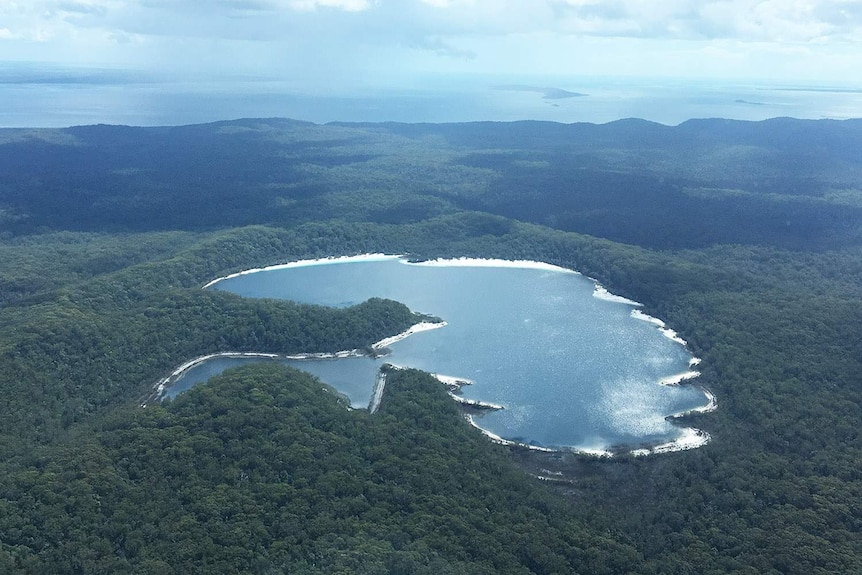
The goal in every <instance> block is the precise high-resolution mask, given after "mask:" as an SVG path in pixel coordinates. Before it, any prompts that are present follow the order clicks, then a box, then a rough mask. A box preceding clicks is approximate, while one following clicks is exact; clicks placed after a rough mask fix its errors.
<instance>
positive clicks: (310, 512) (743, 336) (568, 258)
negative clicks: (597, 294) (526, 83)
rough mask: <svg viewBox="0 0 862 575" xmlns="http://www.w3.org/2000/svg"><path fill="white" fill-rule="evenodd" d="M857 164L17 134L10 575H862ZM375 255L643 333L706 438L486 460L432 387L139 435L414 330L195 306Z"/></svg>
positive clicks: (726, 140)
mask: <svg viewBox="0 0 862 575" xmlns="http://www.w3.org/2000/svg"><path fill="white" fill-rule="evenodd" d="M860 149H862V122H860V121H842V122H833V121H799V120H791V119H776V120H770V121H767V122H759V123H745V122H732V121H725V120H696V121H690V122H686V123H684V124H682V125H680V126H676V127H669V126H661V125H658V124H651V123H648V122H643V121H638V120H625V121H620V122H614V123H611V124H606V125H600V126H596V125H587V124H576V125H561V124H547V123H538V122H517V123H511V124H501V123H476V124H449V125H430V124H429V125H406V124H368V125H365V124H363V125H359V124H333V125H325V126H320V125H315V124H309V123H304V122H296V121H291V120H280V119H267V120H239V121H230V122H220V123H216V124H208V125H200V126H181V127H161V128H131V127H122V126H87V127H77V128H69V129H65V130H0V325H2V326H3V329H2V330H0V389H2V390H3V396H4V400H3V402H2V403H0V573H70V574H71V573H76V574H77V573H130V572H136V573H195V572H197V573H281V572H284V573H381V574H382V573H428V574H429V575H430V574H435V575H437V574H440V573H476V574H490V573H518V574H522V573H523V574H526V573H537V574H541V573H590V574H593V573H602V574H604V573H647V574H655V575H659V574H666V573H675V574H698V575H700V574H719V573H742V574H754V573H767V574H772V575H777V574H799V575H812V574H816V575H824V574H827V573H829V574H831V573H862V538H860V537H859V533H860V532H862V470H860V466H859V462H860V461H862V433H860V429H862V415H860V414H862V249H860V247H862V246H860V242H862V155H860V154H859V153H858V151H859V150H860ZM367 252H386V253H400V254H410V255H413V256H415V257H440V256H476V257H498V258H507V259H534V260H541V261H547V262H551V263H555V264H559V265H563V266H567V267H570V268H573V269H577V270H580V271H582V272H584V273H585V274H588V275H590V276H592V277H596V278H598V279H599V280H600V281H601V282H602V283H603V284H604V285H605V286H607V287H608V288H609V289H610V290H611V291H613V292H614V293H619V294H621V295H624V296H627V297H630V298H633V299H636V300H638V301H641V302H643V303H644V304H645V307H644V311H646V312H647V313H649V314H651V315H653V316H655V317H660V318H662V319H663V320H665V321H667V322H668V323H669V325H670V326H671V327H673V328H674V329H675V330H676V331H678V332H679V334H680V335H681V336H682V337H683V338H684V339H686V340H687V341H688V342H689V347H690V348H691V351H692V352H693V353H694V354H695V355H696V356H697V357H700V358H702V360H703V361H702V363H701V364H700V366H699V368H698V369H700V370H701V371H702V372H703V374H702V376H701V377H700V378H699V380H698V381H699V383H701V384H702V385H704V386H706V387H707V388H709V389H710V390H711V391H712V392H714V393H715V395H716V397H717V399H718V410H717V411H715V412H713V413H709V414H699V415H694V416H690V417H689V418H688V420H687V421H685V422H684V423H685V424H690V425H692V426H695V427H697V428H699V429H704V430H706V431H708V432H709V433H710V435H711V437H712V441H711V442H710V443H709V444H708V445H706V446H704V447H702V448H699V449H695V450H691V451H686V452H679V453H672V454H664V455H659V456H650V457H644V458H632V457H627V456H622V457H615V458H613V459H610V460H607V459H595V458H590V457H587V456H583V455H578V454H572V453H562V454H552V455H541V454H536V453H534V452H525V451H522V450H519V449H517V448H508V447H502V446H499V445H493V444H491V443H489V442H488V441H487V440H486V439H485V438H484V437H483V436H481V435H480V434H479V432H478V431H477V430H475V429H473V428H471V427H470V426H469V425H468V423H467V422H466V421H464V420H463V419H462V418H460V417H458V413H457V410H456V408H455V406H454V405H453V403H452V402H450V401H449V400H448V399H447V398H446V396H445V394H444V393H443V391H442V390H441V389H440V388H439V387H438V386H436V384H434V382H433V380H431V379H430V378H428V377H427V376H426V375H424V374H421V373H419V372H414V371H405V372H399V373H398V374H396V375H395V376H393V378H392V388H391V391H392V393H391V394H387V395H386V396H385V398H384V402H383V405H382V407H381V410H380V412H379V413H377V414H374V415H373V416H372V415H369V414H367V413H366V412H364V411H361V410H352V411H351V410H347V409H346V408H345V406H344V405H343V403H341V402H340V401H339V398H338V397H337V396H336V394H334V393H332V392H331V390H329V389H328V388H326V387H325V386H324V384H323V383H321V382H319V381H317V380H314V379H313V378H310V377H307V376H305V375H302V374H299V373H297V372H294V371H290V370H285V369H281V368H277V366H271V365H269V366H253V367H247V368H241V369H239V370H237V371H233V372H231V373H226V374H224V376H223V377H219V378H215V379H214V380H212V381H210V382H209V383H208V384H207V385H204V386H198V387H197V388H195V389H193V390H191V391H189V392H187V393H186V394H184V395H183V396H181V397H180V398H179V399H178V400H176V401H174V402H172V403H168V404H165V405H159V406H150V407H148V408H146V409H143V408H141V407H140V401H141V398H142V397H144V396H146V395H148V394H149V393H150V392H151V391H152V387H153V385H154V384H155V383H156V382H157V381H158V380H159V379H160V378H161V377H164V376H165V375H167V374H168V373H170V372H171V371H172V370H173V369H175V368H176V366H177V365H179V364H180V363H181V362H183V361H185V360H187V359H190V358H191V357H196V356H199V355H203V354H208V353H214V352H219V351H229V350H245V351H271V352H282V353H283V352H298V351H337V350H340V349H345V348H355V347H358V348H361V347H364V346H367V345H369V344H371V343H372V342H374V341H378V340H379V339H381V338H383V337H385V336H388V335H393V334H395V333H398V332H400V331H402V330H403V329H405V328H406V327H407V326H409V325H411V324H412V323H415V322H416V321H418V319H419V318H418V317H417V316H416V315H414V314H413V313H412V312H411V311H410V310H408V309H407V308H406V307H405V306H403V305H401V304H399V303H398V302H393V301H388V300H381V299H371V300H369V301H367V302H365V303H363V304H360V305H357V306H354V307H351V308H346V309H337V310H336V309H329V308H324V307H319V306H307V305H299V304H295V303H292V302H279V301H273V300H266V299H260V300H247V299H243V298H240V297H238V296H235V295H231V294H227V293H223V292H212V291H207V290H202V289H201V286H203V285H204V284H205V283H207V282H208V281H209V280H211V279H213V278H215V277H219V276H222V275H225V274H227V273H231V272H235V271H239V270H242V269H247V268H250V267H259V266H265V265H269V264H274V263H281V262H285V261H290V260H296V259H303V258H311V257H321V256H333V255H346V254H357V253H367ZM423 311H429V312H430V311H433V310H423ZM444 319H445V318H444ZM576 360H577V358H573V361H576ZM535 476H541V477H544V478H545V480H539V479H537V478H536V477H535ZM548 479H551V480H552V481H548Z"/></svg>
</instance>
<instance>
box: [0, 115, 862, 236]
mask: <svg viewBox="0 0 862 575" xmlns="http://www.w3.org/2000/svg"><path fill="white" fill-rule="evenodd" d="M0 142H2V143H0V218H2V220H0V221H2V224H3V227H4V228H5V229H7V230H9V231H11V232H12V233H15V234H21V233H32V232H34V231H37V230H44V229H46V228H47V229H53V230H87V231H104V230H111V231H148V230H178V229H180V230H212V229H216V228H222V227H231V226H237V225H246V224H252V223H267V224H274V225H290V224H296V223H299V222H302V221H307V220H309V219H319V218H320V217H321V216H323V217H339V218H345V219H349V220H359V221H372V222H381V223H404V222H407V221H418V220H421V219H425V218H428V217H432V216H435V215H441V214H446V213H453V212H455V211H458V210H463V209H468V210H480V211H488V212H492V213H496V214H500V215H503V216H507V217H511V218H515V219H519V220H526V221H531V222H535V223H540V224H543V225H548V226H551V227H554V228H557V229H562V230H567V231H576V232H581V233H587V234H591V235H595V236H599V237H604V238H608V239H612V240H615V241H621V242H625V243H634V244H638V245H642V246H648V247H655V248H684V247H704V246H708V245H713V244H717V243H744V244H758V245H773V246H779V247H787V248H792V249H803V248H807V249H810V248H812V247H816V248H840V247H842V246H847V245H855V244H856V243H857V242H858V241H859V240H860V237H859V234H858V230H857V227H856V222H858V221H859V220H860V218H862V195H860V191H859V186H858V182H859V175H860V173H862V155H860V154H859V153H858V151H859V150H860V149H862V121H856V120H848V121H840V122H839V121H827V120H824V121H810V120H792V119H786V118H781V119H774V120H769V121H765V122H757V123H750V122H739V121H729V120H692V121H689V122H685V123H683V124H681V125H679V126H675V127H669V126H663V125H660V124H654V123H650V122H646V121H642V120H622V121H618V122H612V123H610V124H604V125H594V124H572V125H564V124H553V123H542V122H516V123H470V124H416V125H413V124H333V125H327V126H318V125H314V124H308V123H303V122H296V121H291V120H241V121H234V122H221V123H216V124H208V125H198V126H183V127H172V128H129V127H119V126H86V127H77V128H69V129H66V130H3V131H0Z"/></svg>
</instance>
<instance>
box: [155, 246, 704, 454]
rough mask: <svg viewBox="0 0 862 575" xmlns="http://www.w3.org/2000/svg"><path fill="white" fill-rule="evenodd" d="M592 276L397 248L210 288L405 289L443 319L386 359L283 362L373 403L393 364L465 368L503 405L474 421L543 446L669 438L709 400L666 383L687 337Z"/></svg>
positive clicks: (312, 297)
mask: <svg viewBox="0 0 862 575" xmlns="http://www.w3.org/2000/svg"><path fill="white" fill-rule="evenodd" d="M594 288H595V284H594V282H593V281H592V280H590V279H589V278H586V277H584V276H582V275H580V274H577V273H574V272H568V271H562V270H549V269H533V268H518V267H490V266H487V265H485V266H476V267H474V266H469V265H467V266H465V265H439V264H437V265H426V264H409V263H407V262H405V261H404V260H401V259H396V258H392V257H389V258H385V259H378V260H372V261H352V262H351V261H348V262H339V263H326V264H319V265H307V266H298V267H288V268H282V269H273V270H267V271H261V272H256V273H251V274H245V275H240V276H236V277H232V278H228V279H224V280H222V281H219V282H217V283H216V284H214V285H213V287H212V288H210V289H219V290H226V291H230V292H234V293H237V294H240V295H243V296H246V297H276V298H284V299H291V300H295V301H300V302H307V303H315V304H323V305H329V306H349V305H353V304H356V303H360V302H362V301H364V300H366V299H368V298H370V297H385V298H391V299H394V300H398V301H401V302H403V303H405V304H406V305H407V306H409V307H410V309H412V310H413V311H418V312H423V313H428V314H433V315H436V316H439V317H441V318H443V319H444V320H445V321H446V322H447V323H448V325H447V326H446V327H443V328H439V329H434V330H430V331H424V332H420V333H416V334H414V335H412V336H410V337H408V338H406V339H403V340H401V341H398V342H396V343H394V344H392V345H391V346H390V349H391V351H392V353H391V355H389V356H387V357H385V358H381V359H370V358H350V359H337V360H313V361H310V360H304V361H293V362H288V363H291V364H293V365H295V366H297V367H300V368H301V369H304V370H307V371H310V372H311V373H313V374H315V375H317V376H318V377H320V378H321V379H322V380H323V381H325V382H327V383H329V384H330V385H332V386H333V387H335V388H336V389H338V390H339V391H340V392H341V393H343V394H345V395H347V396H348V397H349V398H350V400H351V403H352V404H353V405H355V406H357V407H365V406H367V405H368V401H369V398H370V395H371V389H372V387H373V383H374V379H375V374H376V372H377V370H378V368H379V366H380V365H382V364H383V363H384V362H388V363H392V364H395V365H399V366H409V367H416V368H419V369H423V370H426V371H429V372H432V373H437V374H441V375H448V376H454V377H459V378H466V379H469V380H471V381H473V382H474V383H473V384H472V385H468V386H465V387H463V388H462V394H463V396H464V397H465V398H468V399H474V400H479V401H484V402H490V403H495V404H500V405H503V406H504V407H505V409H503V410H500V411H494V412H488V413H487V414H486V415H483V416H482V417H481V419H479V420H477V423H478V425H480V426H481V427H482V428H483V429H486V430H487V431H490V432H491V433H493V434H495V435H498V436H500V437H502V438H505V439H508V440H514V441H519V442H523V443H528V444H534V445H539V446H544V447H574V448H577V449H585V450H593V449H599V450H601V449H605V448H607V447H609V446H618V445H626V446H630V447H633V448H634V447H638V446H640V445H642V444H653V445H655V444H660V443H665V442H669V441H674V440H676V439H678V438H679V437H680V436H681V434H682V431H681V430H680V428H679V427H677V426H675V425H673V424H671V423H670V422H669V421H667V420H666V416H668V415H671V414H675V413H679V412H682V411H687V410H691V409H695V408H698V407H703V406H704V405H705V404H707V402H708V401H707V397H706V396H705V394H704V393H703V392H702V391H701V390H700V389H698V388H696V387H686V386H681V387H679V386H666V385H661V384H660V383H659V381H660V380H661V379H663V378H666V377H669V376H673V375H675V374H680V373H683V372H686V371H688V370H689V362H690V360H691V359H692V357H691V355H690V354H689V352H688V351H687V350H686V348H685V347H684V346H683V345H681V344H680V343H678V342H676V341H673V340H671V339H669V338H668V337H665V336H664V335H662V333H661V331H660V330H659V329H658V327H657V326H656V325H655V324H654V323H651V322H649V321H644V320H643V319H637V318H636V317H633V315H632V311H633V310H634V309H636V308H635V306H634V305H633V304H632V303H621V302H619V301H609V300H608V299H604V298H601V297H596V292H595V289H594ZM248 361H253V360H249V359H231V358H219V359H214V360H210V361H208V362H205V363H203V364H201V365H199V366H197V367H195V368H193V369H191V370H189V371H188V372H186V374H185V375H184V377H183V378H181V379H180V380H179V381H178V382H177V383H176V385H175V386H174V387H173V388H171V389H170V394H173V393H176V392H177V391H179V390H181V389H184V388H187V387H189V386H190V385H191V384H194V383H196V382H198V381H202V380H205V379H206V378H208V377H209V376H211V375H212V374H214V373H217V372H219V371H221V370H223V369H225V368H226V367H228V366H230V365H236V364H237V363H242V362H248Z"/></svg>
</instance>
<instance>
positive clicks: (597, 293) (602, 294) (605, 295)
mask: <svg viewBox="0 0 862 575" xmlns="http://www.w3.org/2000/svg"><path fill="white" fill-rule="evenodd" d="M590 279H591V280H593V281H594V282H595V283H596V287H595V289H593V297H594V298H596V299H602V300H605V301H612V302H616V303H623V304H626V305H633V306H636V307H642V306H643V304H642V303H640V302H637V301H634V300H631V299H629V298H627V297H623V296H621V295H615V294H612V293H611V292H609V291H608V290H607V288H605V287H604V286H602V284H600V283H599V282H597V281H596V280H594V279H593V278H590Z"/></svg>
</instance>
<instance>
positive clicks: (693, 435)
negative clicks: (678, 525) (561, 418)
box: [142, 253, 717, 457]
mask: <svg viewBox="0 0 862 575" xmlns="http://www.w3.org/2000/svg"><path fill="white" fill-rule="evenodd" d="M386 260H398V261H399V262H400V263H402V264H404V265H415V266H428V267H501V268H523V269H537V270H543V271H548V272H556V273H569V274H577V275H583V274H581V273H580V272H578V271H576V270H572V269H569V268H564V267H561V266H557V265H554V264H548V263H545V262H538V261H533V260H502V259H494V258H472V257H461V258H436V259H432V260H421V261H410V260H409V259H408V256H405V255H390V254H383V253H368V254H359V255H352V256H333V257H324V258H317V259H308V260H297V261H293V262H288V263H283V264H276V265H270V266H266V267H261V268H253V269H248V270H243V271H240V272H236V273H233V274H229V275H225V276H222V277H219V278H216V279H214V280H212V281H210V282H208V283H207V284H206V285H204V286H203V289H207V288H210V287H212V286H213V285H215V284H217V283H219V282H221V281H223V280H227V279H231V278H235V277H239V276H243V275H248V274H253V273H258V272H263V271H270V270H278V269H286V268H298V267H307V266H315V265H328V264H336V263H353V262H366V261H386ZM587 279H589V280H590V281H592V282H593V286H594V287H593V293H592V296H593V297H595V298H597V299H601V300H605V301H610V302H614V303H620V304H624V305H629V306H632V307H634V308H640V307H643V304H642V303H640V302H637V301H634V300H631V299H629V298H626V297H623V296H619V295H615V294H613V293H611V292H610V291H608V290H607V288H605V287H604V286H602V285H601V284H600V283H599V282H598V280H596V279H594V278H591V277H587ZM631 317H633V318H634V319H638V320H641V321H646V322H648V323H651V324H653V325H655V326H656V327H657V328H658V330H659V331H660V332H661V334H662V335H663V336H665V337H667V338H668V339H670V340H672V341H674V342H675V343H678V344H680V345H682V346H687V342H686V341H685V340H684V339H682V338H681V337H679V335H678V334H677V333H676V332H675V331H674V330H672V329H670V328H669V327H667V325H666V324H665V322H664V321H662V320H661V319H659V318H655V317H653V316H650V315H648V314H646V313H644V312H643V311H641V310H640V309H632V310H631ZM446 325H447V323H446V322H445V321H442V322H439V323H432V322H420V323H417V324H414V325H413V326H411V327H410V328H409V329H407V330H406V331H404V332H402V333H400V334H396V335H394V336H391V337H388V338H384V339H383V340H381V341H379V342H376V343H374V344H372V345H371V346H370V348H369V349H370V350H371V352H372V354H371V355H373V354H374V353H377V352H381V355H385V351H386V348H387V347H388V346H389V345H392V344H394V343H396V342H398V341H400V340H403V339H405V338H407V337H410V336H411V335H413V334H414V333H420V332H422V331H427V330H430V329H437V328H440V327H444V326H446ZM363 355H369V354H368V353H367V352H364V351H361V350H345V351H339V352H335V353H315V354H295V355H280V354H262V353H240V352H224V353H217V354H209V355H205V356H201V357H198V358H195V359H193V360H190V361H188V362H186V363H184V364H182V365H181V366H179V367H178V368H177V369H175V370H174V371H173V372H172V373H171V374H170V375H169V376H168V377H166V378H163V379H162V380H160V381H159V382H158V383H157V384H156V386H155V389H154V393H153V394H152V395H151V396H150V397H149V398H148V399H147V400H146V401H145V402H144V403H143V404H142V406H146V404H147V403H148V402H150V401H153V400H158V399H160V398H162V397H163V394H164V390H165V388H166V386H167V385H168V384H170V383H173V382H175V381H176V380H177V379H179V378H180V377H181V376H182V374H183V373H185V371H187V370H188V369H190V368H192V367H194V366H195V365H198V364H200V363H201V362H203V361H206V360H208V359H211V358H215V357H260V358H264V359H289V360H302V359H330V358H331V359H337V358H345V357H358V356H363ZM699 363H700V359H699V358H696V357H692V358H691V359H690V360H689V371H686V372H683V373H680V374H675V375H671V376H667V377H664V378H662V379H660V380H659V381H658V383H659V384H660V385H670V386H675V385H682V384H684V383H687V382H689V380H692V379H695V378H697V377H698V376H700V372H699V371H696V370H694V369H691V368H693V367H694V366H696V365H698V364H699ZM384 366H388V367H389V369H402V368H400V367H399V366H395V365H392V364H384ZM385 371H386V370H384V368H383V367H381V369H380V371H379V372H378V375H377V378H376V380H375V383H374V387H373V391H372V396H371V398H370V399H369V405H368V410H369V411H370V412H371V413H374V412H375V411H376V410H377V409H378V408H379V405H380V402H381V401H382V398H383V395H384V393H385V387H386V373H385ZM431 375H432V376H434V377H435V378H436V379H438V381H440V382H441V383H443V384H444V385H446V387H447V391H448V393H449V395H450V397H452V398H453V400H454V401H456V402H457V403H458V404H459V405H460V406H461V407H462V408H467V409H470V408H473V409H482V410H484V409H490V410H497V409H504V406H502V405H496V404H493V403H487V402H483V401H479V400H471V399H466V398H464V397H461V396H460V395H458V394H457V391H458V389H459V388H460V387H461V386H462V385H469V384H471V383H472V382H471V381H469V380H465V379H463V378H457V377H452V376H445V375H439V374H431ZM696 387H697V388H698V389H699V390H700V391H702V392H703V393H704V395H705V396H706V398H707V404H706V405H704V406H701V407H697V408H693V409H691V410H688V411H685V412H682V413H676V414H672V415H669V416H667V419H677V418H681V417H684V416H685V415H689V414H694V413H707V412H710V411H714V410H715V409H717V402H716V399H715V395H714V394H712V393H711V392H710V391H708V390H707V389H705V388H703V387H702V386H696ZM464 416H465V418H466V419H467V420H468V421H469V423H470V424H471V425H472V426H473V427H475V428H477V429H479V430H480V431H481V432H482V433H483V434H484V435H485V436H487V437H488V438H489V439H491V440H492V441H494V442H496V443H499V444H502V445H508V446H518V447H521V448H526V449H529V450H534V451H542V452H565V451H570V452H575V453H581V454H585V455H591V456H597V457H613V455H614V453H615V451H611V450H610V449H603V448H577V447H574V446H573V447H565V448H559V449H557V448H546V447H540V446H535V445H529V444H524V443H521V442H517V441H511V440H507V439H504V438H502V437H500V436H498V435H496V434H494V433H492V432H490V431H488V430H486V429H484V428H482V427H481V426H480V425H479V424H478V423H477V422H476V421H475V419H474V416H473V414H470V413H465V414H464ZM679 429H680V432H681V436H680V437H678V438H677V439H675V440H673V441H669V442H666V443H662V444H658V445H655V446H652V447H649V448H639V449H632V450H629V451H628V453H631V454H633V455H638V456H639V455H646V454H652V453H669V452H674V451H683V450H687V449H693V448H696V447H700V446H702V445H705V444H706V443H708V442H709V441H710V439H711V438H710V436H709V434H708V433H706V432H704V431H701V430H698V429H694V428H689V427H680V428H679Z"/></svg>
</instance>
